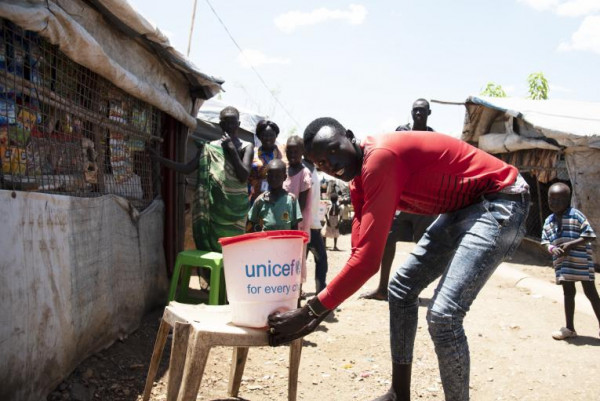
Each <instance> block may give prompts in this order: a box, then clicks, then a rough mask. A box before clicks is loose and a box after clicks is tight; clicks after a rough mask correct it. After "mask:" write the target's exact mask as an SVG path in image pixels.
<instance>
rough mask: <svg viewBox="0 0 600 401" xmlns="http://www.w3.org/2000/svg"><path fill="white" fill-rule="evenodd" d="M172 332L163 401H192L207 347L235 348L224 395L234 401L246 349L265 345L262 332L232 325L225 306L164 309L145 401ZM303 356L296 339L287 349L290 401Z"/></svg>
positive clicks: (237, 391)
mask: <svg viewBox="0 0 600 401" xmlns="http://www.w3.org/2000/svg"><path fill="white" fill-rule="evenodd" d="M171 327H173V328H174V331H173V346H172V349H171V358H170V360H169V381H168V384H167V401H194V400H196V396H197V394H198V389H199V388H200V382H201V381H202V375H203V374H204V367H205V366H206V360H207V359H208V354H209V352H210V349H211V347H214V346H230V347H234V349H233V357H232V364H231V368H230V374H229V388H228V394H229V396H230V397H237V396H238V393H239V390H240V383H241V381H242V374H243V373H244V366H245V364H246V357H247V356H248V347H254V346H267V345H269V342H268V336H267V332H266V330H264V329H253V328H249V327H239V326H235V325H233V324H232V323H231V307H230V306H229V305H223V306H209V305H189V304H181V303H178V302H171V303H170V304H169V306H167V307H166V308H165V312H164V314H163V317H162V320H161V323H160V327H159V329H158V334H157V336H156V343H155V344H154V351H153V352H152V359H151V360H150V367H149V369H148V377H147V378H146V386H145V388H144V396H143V401H148V400H149V399H150V392H151V391H152V384H153V382H154V378H155V376H156V372H157V370H158V365H159V363H160V359H161V356H162V352H163V349H164V347H165V343H166V341H167V336H168V334H169V330H170V329H171ZM301 353H302V338H299V339H297V340H294V341H292V342H291V343H290V366H289V373H288V400H290V401H295V400H296V395H297V390H298V368H299V366H300V356H301Z"/></svg>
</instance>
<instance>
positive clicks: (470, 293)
mask: <svg viewBox="0 0 600 401" xmlns="http://www.w3.org/2000/svg"><path fill="white" fill-rule="evenodd" d="M528 211H529V200H528V198H527V199H525V198H524V199H522V200H518V201H513V200H505V199H496V200H493V201H489V200H487V199H483V200H482V201H481V202H478V203H475V204H473V205H471V206H469V207H466V208H464V209H461V210H458V211H456V212H452V213H446V214H442V215H440V217H439V218H438V219H437V220H436V221H435V222H434V223H433V224H432V225H431V226H430V227H429V228H428V229H427V231H426V232H425V234H424V235H423V237H422V238H421V240H420V241H419V242H418V243H417V245H416V246H415V249H414V250H413V252H412V253H411V254H410V256H409V257H408V259H407V260H406V261H405V262H404V264H403V265H402V266H401V267H400V268H399V269H398V270H397V271H396V273H395V274H394V277H393V279H392V280H391V281H390V284H389V308H390V341H391V352H392V361H393V362H394V363H395V364H410V363H412V359H413V346H414V342H415V336H416V332H417V318H418V308H419V294H420V293H421V291H422V290H423V289H424V288H426V287H427V286H428V285H429V284H430V283H431V282H433V281H434V280H436V279H437V278H438V277H440V276H441V279H440V281H439V284H438V286H437V288H436V289H435V293H434V295H433V298H432V299H431V302H430V304H429V307H428V310H427V322H428V326H429V333H430V335H431V338H432V340H433V343H434V345H435V352H436V354H437V357H438V363H439V368H440V376H441V379H442V386H443V388H444V393H445V396H446V400H453V401H454V400H461V401H462V400H468V399H469V368H470V359H469V346H468V343H467V337H466V336H465V332H464V328H463V319H464V317H465V315H466V313H467V312H468V311H469V308H470V307H471V304H472V303H473V301H474V300H475V297H476V296H477V294H478V293H479V291H480V290H481V288H482V287H483V286H484V284H485V283H486V281H487V280H488V279H489V278H490V276H491V275H492V273H493V272H494V270H495V269H496V267H497V266H498V265H499V264H500V263H501V262H502V261H503V259H504V258H506V257H509V256H510V255H512V253H513V252H514V251H515V249H516V248H517V247H518V245H519V243H520V242H521V239H522V238H523V236H524V234H525V220H526V218H527V212H528Z"/></svg>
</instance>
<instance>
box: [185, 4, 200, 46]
mask: <svg viewBox="0 0 600 401" xmlns="http://www.w3.org/2000/svg"><path fill="white" fill-rule="evenodd" d="M197 4H198V0H194V8H193V10H192V24H191V25H190V36H189V37H188V48H187V54H186V56H187V57H189V56H190V49H191V47H192V33H193V32H194V21H195V20H196V5H197Z"/></svg>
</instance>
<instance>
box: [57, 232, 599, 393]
mask: <svg viewBox="0 0 600 401" xmlns="http://www.w3.org/2000/svg"><path fill="white" fill-rule="evenodd" d="M339 246H340V248H341V249H342V250H343V251H342V252H332V251H328V253H329V261H330V272H331V273H330V277H332V276H333V274H335V273H336V272H337V271H339V269H340V268H341V267H342V265H343V262H344V261H345V260H346V258H347V257H348V254H349V252H348V250H349V237H347V236H346V237H342V238H341V239H340V241H339ZM412 246H413V245H412V244H408V243H399V246H398V254H397V257H396V262H397V263H398V262H399V261H401V260H402V259H403V258H405V257H406V255H407V253H408V252H409V251H410V249H411V248H412ZM512 269H517V270H518V271H520V272H525V273H526V274H527V275H530V276H532V277H533V278H535V279H536V280H537V281H536V282H537V283H538V284H539V283H540V282H542V283H545V284H546V285H545V286H544V288H545V290H544V291H536V288H539V287H535V286H533V287H534V289H533V290H531V289H529V288H528V286H527V285H526V283H527V281H528V280H519V279H518V278H517V280H515V277H514V275H511V274H508V273H507V272H506V271H509V272H514V270H512ZM312 272H313V270H312V263H311V264H310V265H309V277H310V276H311V273H312ZM376 280H377V276H376V277H374V278H373V279H371V280H370V282H369V283H368V284H367V285H366V286H365V287H364V288H363V290H364V289H366V288H373V287H374V286H375V284H376ZM551 280H552V271H551V270H550V269H549V268H547V267H542V266H530V265H517V264H504V265H502V266H501V268H500V270H499V271H498V272H497V273H496V274H495V275H494V276H493V277H492V278H491V280H490V282H489V283H488V284H487V285H486V287H485V288H484V290H483V291H482V293H481V294H480V296H479V298H478V299H477V300H476V302H475V304H474V305H473V307H472V309H471V312H470V313H469V314H468V316H467V319H466V322H465V325H466V331H467V335H468V337H469V343H470V348H471V360H472V366H471V387H472V388H471V399H472V400H475V401H478V400H484V401H486V400H546V401H566V400H568V401H578V400H581V401H590V400H598V399H600V380H597V379H596V378H597V377H599V375H600V339H599V338H598V323H597V322H596V320H595V318H594V317H593V316H592V315H591V314H589V312H586V311H585V310H584V311H578V312H576V316H575V323H576V328H577V330H578V332H579V334H580V337H579V338H577V339H575V340H573V341H571V342H560V341H555V340H553V339H552V338H551V337H550V333H551V332H552V331H553V330H555V329H557V328H559V327H560V326H561V325H563V320H564V319H563V312H562V302H557V300H556V299H559V300H560V294H561V289H560V287H557V286H554V285H553V284H552V283H551ZM516 281H519V286H515V284H516ZM529 281H532V282H533V281H534V280H533V279H532V280H529ZM307 287H308V291H309V292H310V291H312V290H314V283H312V282H311V281H310V280H309V282H308V283H307ZM432 292H433V287H430V288H428V289H426V290H425V291H424V293H423V294H422V298H423V302H422V306H423V307H422V308H420V315H419V317H420V323H419V330H418V333H417V341H416V345H415V349H416V350H415V354H416V360H415V362H414V367H413V372H414V379H413V390H412V392H413V399H414V400H443V399H444V397H443V392H442V388H441V383H440V380H439V372H438V368H437V360H436V357H435V353H434V351H433V345H432V343H431V340H430V338H429V334H428V332H427V327H426V323H425V313H426V305H427V301H428V299H429V298H430V297H431V294H432ZM542 292H543V294H542ZM548 294H554V295H555V296H556V297H554V296H552V295H548ZM159 313H160V312H159V311H158V312H156V313H155V314H154V315H153V316H152V317H149V318H147V319H145V322H144V325H143V326H142V327H141V329H140V330H138V331H137V332H136V333H134V334H132V335H131V336H130V337H129V338H128V339H127V340H125V341H124V342H118V343H116V344H115V345H114V346H113V347H111V348H109V349H108V350H105V351H103V352H101V353H99V354H98V355H96V356H94V357H91V358H88V360H86V361H85V362H84V363H83V364H82V365H81V366H80V367H79V368H78V369H77V370H76V371H75V372H74V373H73V375H71V377H69V378H68V379H67V380H66V381H65V383H63V384H62V385H61V386H62V388H61V387H59V389H57V391H56V392H55V393H54V395H53V397H54V398H51V399H76V398H75V397H74V396H73V393H74V392H73V388H75V390H76V391H77V394H80V395H81V397H84V398H78V399H84V400H87V399H89V400H93V399H95V400H139V399H141V392H142V390H143V383H144V380H145V374H146V369H147V365H148V361H149V359H150V355H151V350H152V344H153V340H154V335H155V333H156V329H157V327H158V324H157V317H158V316H159ZM388 330H389V329H388V309H387V303H385V302H379V301H366V300H359V299H358V294H355V295H354V296H353V297H352V298H351V299H349V300H348V301H347V302H345V303H344V304H342V306H341V307H340V308H339V309H338V310H337V311H336V313H335V319H333V320H332V321H330V322H326V323H325V324H323V325H322V327H321V328H319V329H318V331H316V332H315V333H313V334H311V335H310V336H308V337H307V338H306V343H305V347H304V349H303V353H302V363H301V367H300V383H299V400H371V399H373V398H375V397H376V396H377V395H380V394H382V393H383V392H385V391H386V390H387V388H388V386H389V378H390V358H389V343H388ZM230 354H231V352H230V350H229V349H215V350H213V352H211V356H210V357H209V361H208V364H207V369H206V372H205V376H204V380H203V383H202V386H201V388H200V393H199V396H198V399H199V400H224V399H227V397H226V394H227V381H226V380H227V377H228V372H229V361H230V358H231V355H230ZM167 359H168V349H167V350H166V351H165V354H164V356H163V366H162V368H161V370H160V372H159V374H160V375H161V377H159V380H160V381H159V382H158V383H157V384H156V386H155V387H154V391H153V396H152V400H165V399H166V382H167V380H168V375H167V366H166V365H167ZM286 375H287V348H277V349H271V348H253V349H251V350H250V353H249V357H248V363H247V365H246V370H245V377H244V380H243V382H242V387H241V390H240V396H241V397H243V398H242V399H247V400H284V399H286V394H287V379H286V378H287V376H286ZM60 397H64V398H60ZM85 397H87V398H85Z"/></svg>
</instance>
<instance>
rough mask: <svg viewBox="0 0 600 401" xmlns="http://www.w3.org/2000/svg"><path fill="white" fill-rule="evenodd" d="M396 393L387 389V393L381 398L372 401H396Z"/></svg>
mask: <svg viewBox="0 0 600 401" xmlns="http://www.w3.org/2000/svg"><path fill="white" fill-rule="evenodd" d="M396 400H397V398H396V393H395V392H394V390H392V389H389V390H388V392H387V393H385V394H384V395H382V396H381V397H377V398H375V399H374V400H373V401H396Z"/></svg>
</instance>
